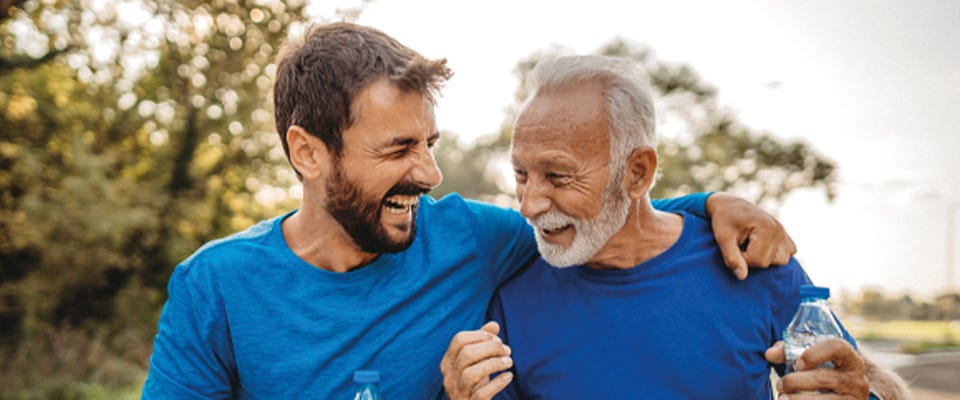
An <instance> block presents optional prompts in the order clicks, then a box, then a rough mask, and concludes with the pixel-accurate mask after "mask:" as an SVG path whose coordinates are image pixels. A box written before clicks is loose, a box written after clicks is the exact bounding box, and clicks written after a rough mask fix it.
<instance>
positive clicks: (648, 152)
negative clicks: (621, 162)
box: [623, 146, 657, 200]
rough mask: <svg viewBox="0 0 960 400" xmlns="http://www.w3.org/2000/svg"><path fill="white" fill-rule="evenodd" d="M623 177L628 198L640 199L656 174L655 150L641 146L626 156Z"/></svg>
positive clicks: (646, 192) (647, 192)
mask: <svg viewBox="0 0 960 400" xmlns="http://www.w3.org/2000/svg"><path fill="white" fill-rule="evenodd" d="M625 175H626V176H624V177H623V179H624V180H626V182H624V183H625V185H626V188H627V194H628V195H630V198H632V199H634V200H636V199H641V198H643V197H644V196H646V195H647V194H649V192H650V189H651V188H653V182H654V179H656V175H657V151H656V150H655V149H654V148H653V147H650V146H643V147H641V148H638V149H636V150H634V151H633V152H631V153H630V155H629V156H627V173H626V174H625Z"/></svg>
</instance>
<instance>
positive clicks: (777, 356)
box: [765, 338, 870, 400]
mask: <svg viewBox="0 0 960 400" xmlns="http://www.w3.org/2000/svg"><path fill="white" fill-rule="evenodd" d="M765 357H766V358H767V361H769V362H771V363H774V364H783V363H784V362H785V361H786V355H785V353H784V347H783V342H777V343H776V344H774V345H773V347H770V348H769V349H767V352H766V354H765ZM827 361H830V362H832V363H833V366H834V368H832V369H831V368H817V367H818V366H819V365H820V364H823V363H825V362H827ZM796 366H797V372H791V373H789V374H786V375H784V377H783V378H781V379H780V382H779V383H777V391H779V392H780V393H781V396H780V400H786V399H789V400H804V399H862V400H866V399H868V398H869V396H870V383H869V382H867V369H866V366H865V365H864V362H863V359H861V358H860V354H859V353H857V351H856V350H854V349H853V346H851V345H850V343H847V341H846V340H843V339H840V338H829V339H824V340H822V341H819V342H817V343H815V344H814V345H813V346H810V347H809V348H808V349H807V350H805V351H804V352H803V354H801V355H800V358H798V359H797V363H796ZM815 390H816V391H825V392H828V393H829V394H804V393H802V392H805V391H815Z"/></svg>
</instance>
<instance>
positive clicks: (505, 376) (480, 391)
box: [471, 372, 513, 400]
mask: <svg viewBox="0 0 960 400" xmlns="http://www.w3.org/2000/svg"><path fill="white" fill-rule="evenodd" d="M512 380H513V374H512V373H510V372H504V373H502V374H500V375H497V377H496V378H493V379H491V380H490V382H489V383H487V384H485V385H482V386H480V387H478V388H477V390H476V391H475V392H473V396H472V397H471V399H477V400H489V399H492V398H493V396H496V395H497V393H500V392H501V391H503V389H505V388H506V387H507V385H509V384H510V381H512Z"/></svg>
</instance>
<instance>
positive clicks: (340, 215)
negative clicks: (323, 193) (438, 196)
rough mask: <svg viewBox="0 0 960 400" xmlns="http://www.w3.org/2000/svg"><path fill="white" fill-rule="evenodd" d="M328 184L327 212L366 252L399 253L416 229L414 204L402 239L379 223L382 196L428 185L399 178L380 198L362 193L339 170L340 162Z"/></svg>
mask: <svg viewBox="0 0 960 400" xmlns="http://www.w3.org/2000/svg"><path fill="white" fill-rule="evenodd" d="M334 169H335V171H336V172H335V173H334V174H333V176H332V177H331V179H330V183H329V184H328V185H327V204H326V208H327V212H328V213H330V215H332V216H333V218H334V219H335V220H337V222H339V223H340V225H342V226H343V229H344V230H345V231H347V234H349V235H350V238H352V239H353V241H354V243H356V244H357V246H360V249H362V250H363V251H365V252H368V253H377V254H379V253H399V252H401V251H403V250H406V249H407V248H408V247H410V245H411V244H412V243H413V239H414V238H415V237H416V233H417V208H413V209H411V210H410V212H411V213H412V220H411V221H410V226H409V228H408V230H409V234H408V235H406V237H404V238H403V239H400V240H394V239H392V238H391V237H390V235H389V234H387V231H386V229H384V227H383V225H382V224H381V223H380V216H381V213H382V212H383V207H382V203H383V199H386V198H388V197H390V196H393V195H397V194H406V195H420V194H424V193H427V192H428V191H429V189H426V188H423V187H420V186H419V185H417V184H415V183H413V182H410V181H402V182H400V183H398V184H396V185H395V186H394V187H392V188H390V190H389V191H388V192H387V194H386V195H384V196H383V198H382V199H375V198H373V197H372V196H364V193H363V191H362V190H361V189H360V186H359V185H357V184H356V183H354V182H351V181H350V180H349V179H347V178H346V177H345V176H343V173H342V172H341V170H340V168H339V165H337V166H335V168H334Z"/></svg>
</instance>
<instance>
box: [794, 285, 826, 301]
mask: <svg viewBox="0 0 960 400" xmlns="http://www.w3.org/2000/svg"><path fill="white" fill-rule="evenodd" d="M800 297H803V298H807V297H813V298H817V299H829V298H830V288H828V287H821V286H813V285H803V286H800Z"/></svg>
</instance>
